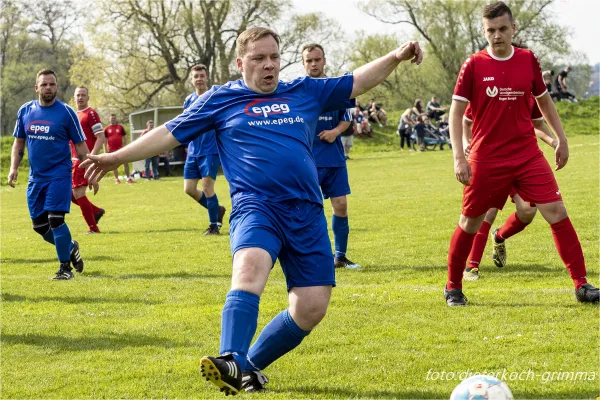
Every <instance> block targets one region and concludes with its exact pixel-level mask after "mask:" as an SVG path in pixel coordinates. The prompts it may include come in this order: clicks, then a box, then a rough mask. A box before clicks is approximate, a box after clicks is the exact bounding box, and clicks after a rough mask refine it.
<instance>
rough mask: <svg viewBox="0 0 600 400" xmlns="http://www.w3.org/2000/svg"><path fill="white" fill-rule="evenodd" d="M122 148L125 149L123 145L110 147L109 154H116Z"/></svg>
mask: <svg viewBox="0 0 600 400" xmlns="http://www.w3.org/2000/svg"><path fill="white" fill-rule="evenodd" d="M121 148H123V145H121V146H108V152H109V153H114V152H115V151H117V150H121Z"/></svg>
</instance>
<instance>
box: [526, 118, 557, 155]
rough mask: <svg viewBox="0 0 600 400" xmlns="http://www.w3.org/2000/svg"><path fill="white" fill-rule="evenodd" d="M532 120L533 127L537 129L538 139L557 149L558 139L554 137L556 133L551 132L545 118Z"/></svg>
mask: <svg viewBox="0 0 600 400" xmlns="http://www.w3.org/2000/svg"><path fill="white" fill-rule="evenodd" d="M532 122H533V128H534V130H535V136H537V138H538V139H540V140H541V141H542V142H544V143H546V144H547V145H548V146H550V147H552V148H553V149H555V148H556V145H557V144H558V142H557V141H556V139H554V135H553V134H552V132H550V130H549V129H548V127H547V126H546V123H545V122H544V120H543V119H534V120H533V121H532Z"/></svg>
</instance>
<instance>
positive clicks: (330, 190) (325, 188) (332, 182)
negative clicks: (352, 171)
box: [317, 167, 350, 199]
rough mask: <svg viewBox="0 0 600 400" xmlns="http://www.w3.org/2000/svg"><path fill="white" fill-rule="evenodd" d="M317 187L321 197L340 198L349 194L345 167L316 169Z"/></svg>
mask: <svg viewBox="0 0 600 400" xmlns="http://www.w3.org/2000/svg"><path fill="white" fill-rule="evenodd" d="M317 173H318V174H319V185H320V186H321V192H322V193H323V197H324V198H326V199H328V198H330V197H340V196H346V195H349V194H350V184H349V183H348V168H346V167H318V168H317Z"/></svg>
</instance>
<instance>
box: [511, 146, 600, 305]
mask: <svg viewBox="0 0 600 400" xmlns="http://www.w3.org/2000/svg"><path fill="white" fill-rule="evenodd" d="M518 183H519V184H518V186H516V188H517V191H519V194H520V195H521V197H523V198H524V199H527V200H530V201H532V202H534V203H535V204H536V205H537V208H538V210H539V211H540V213H541V214H542V216H543V217H544V219H545V220H546V221H547V222H548V224H550V229H551V231H552V236H553V238H554V243H555V244H556V249H557V250H558V254H559V255H560V258H561V259H562V261H563V263H564V264H565V266H566V268H567V270H568V271H569V274H570V275H571V279H572V280H573V284H574V285H575V296H576V298H577V300H578V301H580V302H598V301H599V300H600V292H599V291H598V289H596V288H595V287H594V286H592V285H591V284H589V283H587V279H586V274H587V271H586V265H585V259H584V256H583V250H582V248H581V243H580V242H579V238H578V237H577V232H575V228H574V227H573V225H572V224H571V220H570V218H569V216H568V214H567V209H566V207H565V205H564V203H563V201H562V196H561V195H560V190H559V188H558V184H557V183H556V180H555V178H554V174H553V172H552V169H551V167H550V165H549V164H548V161H547V160H546V159H545V158H544V156H543V155H539V156H538V157H536V158H535V159H533V160H530V161H528V162H527V165H526V168H524V169H523V173H522V175H521V176H520V177H519V182H518Z"/></svg>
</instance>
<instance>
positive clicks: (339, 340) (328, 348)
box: [0, 132, 600, 399]
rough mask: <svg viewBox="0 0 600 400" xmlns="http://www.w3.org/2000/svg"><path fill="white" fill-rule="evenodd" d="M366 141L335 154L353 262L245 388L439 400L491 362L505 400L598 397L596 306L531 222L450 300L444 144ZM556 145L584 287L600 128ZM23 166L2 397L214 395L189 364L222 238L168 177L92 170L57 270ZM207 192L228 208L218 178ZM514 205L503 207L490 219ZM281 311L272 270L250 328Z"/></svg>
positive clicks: (6, 266) (211, 318)
mask: <svg viewBox="0 0 600 400" xmlns="http://www.w3.org/2000/svg"><path fill="white" fill-rule="evenodd" d="M377 140H379V141H380V142H379V144H377ZM377 140H375V139H374V140H373V142H372V143H375V144H374V145H373V147H374V149H376V150H384V151H372V150H373V149H371V148H370V147H369V146H367V145H366V144H365V143H359V144H358V145H357V147H358V149H357V151H356V152H355V155H356V156H355V157H354V159H353V160H351V161H350V162H349V164H348V165H349V171H350V180H351V187H352V191H353V194H352V195H351V196H350V197H349V203H350V204H349V207H350V225H351V233H350V245H349V254H348V255H349V257H350V258H351V259H352V260H354V261H356V262H358V263H360V264H362V265H363V268H362V269H361V270H341V271H337V282H338V286H337V287H336V288H335V289H334V293H333V298H332V301H331V305H330V308H329V312H328V315H327V316H326V318H325V320H324V321H323V322H322V323H321V324H320V325H319V326H318V327H317V328H316V329H315V330H314V332H313V333H312V334H311V335H310V336H309V337H308V338H307V339H306V340H305V341H304V342H303V343H302V345H301V346H300V347H299V348H297V349H296V350H295V351H294V352H293V353H291V354H289V355H287V356H285V357H284V358H282V359H280V360H279V361H277V363H276V364H274V365H272V366H271V367H269V368H268V369H267V370H266V371H265V373H266V374H267V376H268V377H269V379H270V380H271V382H270V384H269V386H268V387H269V388H270V389H271V392H270V393H269V394H258V395H253V397H258V398H269V399H271V398H272V399H290V398H294V399H296V398H298V399H320V398H330V399H332V398H361V399H365V398H369V399H371V398H372V399H378V398H440V399H443V398H446V399H447V398H449V396H450V393H451V391H452V389H453V388H454V387H455V386H456V385H457V384H458V383H459V379H458V378H457V377H456V375H455V376H454V379H444V378H451V376H448V374H449V373H454V374H459V373H461V372H462V373H468V372H470V373H474V372H484V371H487V372H488V373H490V372H492V373H496V372H498V371H504V370H505V371H506V374H505V376H504V377H505V380H506V382H507V384H508V385H509V387H510V388H511V389H512V391H513V394H514V395H515V397H516V398H517V399H523V398H529V399H533V398H574V399H590V398H596V397H597V396H598V395H599V393H600V391H599V383H600V368H599V362H598V361H599V360H598V343H599V329H598V328H599V309H598V307H597V306H591V305H581V304H578V303H577V302H576V300H575V297H574V295H573V287H572V283H571V280H570V278H569V276H568V273H567V271H566V270H565V268H564V266H563V264H562V262H561V261H560V258H559V257H558V254H557V252H556V250H555V248H554V242H553V240H552V236H551V233H550V229H549V228H548V226H547V224H546V223H545V222H544V221H543V219H542V218H541V217H540V216H538V217H537V218H536V219H535V221H534V222H533V223H532V224H531V226H530V227H528V228H527V229H526V230H525V231H524V232H523V233H521V234H519V235H517V236H515V237H514V238H511V239H510V241H509V242H508V244H507V246H508V257H509V265H508V266H507V267H506V268H504V269H503V270H499V269H498V268H496V267H495V266H493V263H492V262H491V259H490V258H489V250H490V249H489V248H488V249H486V258H485V259H484V262H483V263H482V272H481V275H482V279H481V280H480V281H477V282H465V285H464V290H465V294H466V295H467V296H468V298H469V300H470V305H469V306H468V307H466V308H449V307H447V306H446V303H445V301H444V299H443V296H442V289H443V286H444V283H445V281H446V256H447V250H448V243H449V239H450V235H451V233H452V231H453V229H454V228H455V226H456V223H457V220H458V215H459V213H460V201H461V186H460V185H459V184H458V183H457V182H456V180H455V178H454V173H453V169H452V168H453V167H452V158H451V153H450V152H449V151H442V152H440V151H435V152H427V153H412V152H410V153H409V152H406V151H405V152H399V151H397V145H396V142H393V143H392V141H393V140H394V141H395V140H396V137H395V136H392V135H391V134H390V133H389V132H388V134H387V135H385V136H384V135H381V136H380V138H379V139H377ZM388 142H390V143H391V144H387V143H388ZM3 143H5V144H6V141H5V142H3ZM569 143H570V146H571V158H570V161H569V164H568V166H567V167H566V168H565V169H564V170H562V171H559V172H557V174H556V176H557V179H558V181H559V185H560V187H561V191H562V192H563V196H564V200H565V203H566V205H567V208H568V210H569V213H570V216H571V219H572V221H573V224H574V225H575V227H576V229H577V231H578V234H579V238H580V240H581V243H582V246H583V249H584V252H585V255H586V260H587V265H588V276H589V278H590V280H591V282H592V283H593V284H595V285H598V284H600V281H599V279H598V278H599V277H598V276H599V272H600V269H599V266H598V264H599V254H598V253H599V247H598V243H599V238H598V233H599V232H598V226H599V213H598V211H599V184H598V171H599V140H598V136H597V135H588V136H575V137H571V138H570V142H569ZM377 146H379V147H377ZM544 151H545V152H546V155H547V157H548V158H549V159H551V157H552V153H551V151H550V150H549V149H547V148H544ZM3 153H4V154H5V155H6V148H5V149H4V150H3ZM3 165H6V163H5V161H4V160H3ZM20 174H21V175H20V184H19V185H18V186H17V188H16V189H12V188H9V187H7V186H2V187H1V188H0V192H1V222H2V227H1V233H2V243H1V244H2V254H1V258H2V265H1V266H2V270H1V285H2V287H1V289H2V304H1V306H2V310H1V311H2V313H1V316H2V321H1V322H2V332H1V333H2V335H1V344H2V348H1V350H2V354H1V357H2V359H1V361H2V363H1V384H2V387H1V389H2V392H1V395H0V397H1V398H3V399H38V398H53V399H59V398H61V399H62V398H64V399H66V398H77V399H83V398H111V399H112V398H120V399H129V398H135V399H138V398H223V395H222V394H220V393H219V392H218V391H217V390H216V389H215V387H213V386H212V385H210V384H208V383H207V382H205V381H204V380H203V379H202V378H201V376H200V373H199V359H200V357H201V356H203V355H207V354H208V355H214V354H216V353H217V352H218V348H219V334H220V318H221V308H222V305H223V301H224V299H225V294H226V293H227V291H228V289H229V284H230V270H231V255H230V249H229V238H228V235H227V234H224V235H222V236H220V237H202V236H201V233H202V231H203V229H204V228H206V226H207V215H206V212H205V211H204V209H201V208H200V207H199V206H198V205H197V204H194V202H193V201H192V200H190V199H189V198H187V196H186V195H185V194H184V193H183V183H182V179H181V178H166V179H162V180H161V181H158V182H145V181H144V182H139V183H136V184H135V185H125V184H121V185H119V186H117V185H115V184H114V183H113V180H112V179H106V180H105V181H103V182H102V187H101V191H100V192H99V193H98V195H97V196H95V197H93V198H92V200H93V202H94V203H96V204H97V205H99V206H101V207H104V208H106V210H107V214H106V216H105V217H104V219H103V220H102V221H101V223H100V227H101V229H102V231H103V233H102V234H101V235H97V236H87V235H84V234H83V233H84V232H85V231H86V226H85V224H84V221H83V218H82V217H81V215H80V212H79V209H78V208H74V209H73V210H72V214H71V215H69V216H68V218H67V222H68V224H69V226H70V228H71V232H72V234H73V236H74V238H76V239H77V240H78V241H79V242H80V245H81V252H82V255H83V257H84V258H85V260H86V268H85V271H84V273H83V274H82V275H78V276H76V278H75V279H74V280H72V281H67V282H54V281H51V280H50V277H51V276H52V275H53V274H54V272H55V271H56V269H57V266H58V264H57V262H56V256H55V252H54V249H53V248H52V247H51V246H50V245H48V244H46V243H45V242H43V241H42V239H41V238H40V237H39V236H38V235H37V234H36V233H35V232H34V231H33V230H32V229H31V223H30V220H29V216H28V212H27V206H26V200H25V189H26V182H25V181H26V175H27V171H26V170H24V169H21V171H20ZM5 177H6V170H3V171H2V179H3V180H5ZM217 193H218V195H219V198H220V200H221V203H222V204H224V205H225V206H226V207H227V209H228V210H229V209H230V208H231V203H230V200H229V196H228V187H227V183H226V181H225V180H224V179H223V177H219V179H218V181H217ZM326 210H327V215H328V216H330V214H331V211H330V206H329V203H327V204H326ZM512 211H513V206H512V204H510V203H508V204H507V206H506V209H505V210H504V211H503V212H502V213H501V214H500V215H499V217H498V220H497V222H496V224H495V226H498V225H499V224H500V223H502V222H503V221H504V220H505V219H506V217H507V216H508V215H509V213H511V212H512ZM227 231H228V225H227V224H225V226H224V229H223V232H225V233H226V232H227ZM286 305H287V296H286V292H285V282H284V279H283V274H282V273H281V270H280V268H279V266H276V267H275V268H274V269H273V272H272V274H271V277H270V280H269V283H268V285H267V288H266V291H265V293H264V295H263V297H262V302H261V312H260V317H259V330H260V329H261V328H262V326H264V325H265V324H266V323H267V322H268V321H269V320H270V319H271V318H272V317H274V316H275V315H276V314H277V313H279V312H280V311H281V310H282V309H284V308H285V307H286ZM442 373H445V375H444V376H443V377H442V376H441V374H442ZM511 373H513V378H511V375H510V374H511ZM575 373H579V374H578V375H574V374H575ZM584 373H585V375H584ZM514 374H520V377H521V379H523V380H518V379H517V378H516V377H515V375H514ZM242 396H243V397H248V396H249V395H246V394H243V395H242Z"/></svg>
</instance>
